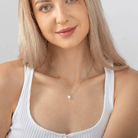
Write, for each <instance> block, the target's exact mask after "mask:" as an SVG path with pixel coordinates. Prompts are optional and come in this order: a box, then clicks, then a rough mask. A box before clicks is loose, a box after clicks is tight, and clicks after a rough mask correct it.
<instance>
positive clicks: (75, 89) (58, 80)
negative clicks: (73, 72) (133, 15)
mask: <svg viewBox="0 0 138 138" xmlns="http://www.w3.org/2000/svg"><path fill="white" fill-rule="evenodd" d="M48 63H49V65H50V66H51V67H52V69H53V70H54V68H53V66H52V64H51V63H50V61H48ZM93 63H94V61H93ZM93 63H92V66H93ZM92 66H91V68H90V71H91V69H92ZM90 71H89V72H88V73H87V75H86V77H87V76H88V75H89V73H90ZM54 73H55V75H56V71H55V70H54ZM86 77H85V78H84V79H83V80H82V81H81V83H80V85H81V84H82V82H83V81H84V80H85V79H86ZM56 78H57V79H58V81H59V82H60V84H61V85H62V87H63V88H64V86H63V84H62V83H61V81H60V80H59V78H58V77H57V75H56ZM80 85H79V86H80ZM79 86H78V87H77V88H76V89H75V90H77V89H78V88H79ZM64 90H65V91H66V93H67V94H68V95H69V97H71V94H72V93H73V92H75V90H74V91H72V93H68V92H67V90H66V89H65V88H64ZM69 97H68V98H69ZM69 99H70V98H69Z"/></svg>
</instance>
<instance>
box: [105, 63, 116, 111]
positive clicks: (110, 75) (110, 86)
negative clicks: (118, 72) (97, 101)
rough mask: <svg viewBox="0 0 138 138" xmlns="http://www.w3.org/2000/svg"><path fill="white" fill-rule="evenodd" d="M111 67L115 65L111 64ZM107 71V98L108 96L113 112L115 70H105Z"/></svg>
mask: <svg viewBox="0 0 138 138" xmlns="http://www.w3.org/2000/svg"><path fill="white" fill-rule="evenodd" d="M111 66H112V67H113V63H111ZM105 70H106V77H107V81H106V92H107V96H108V102H109V103H108V104H109V106H110V108H111V110H113V108H114V70H111V69H109V68H105Z"/></svg>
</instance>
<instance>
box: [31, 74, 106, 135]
mask: <svg viewBox="0 0 138 138" xmlns="http://www.w3.org/2000/svg"><path fill="white" fill-rule="evenodd" d="M104 77H105V76H103V78H101V80H100V81H87V82H84V85H81V86H80V87H79V88H78V89H77V91H75V92H74V93H73V94H72V97H71V99H68V98H67V96H68V94H67V93H66V92H65V90H64V89H63V88H62V87H61V88H59V87H56V85H55V87H54V85H53V86H51V85H48V84H41V82H39V83H38V82H35V81H34V82H33V83H32V89H31V97H30V113H31V116H32V118H33V120H34V121H35V122H36V123H37V124H38V125H39V126H41V127H43V128H45V129H48V130H51V131H54V132H57V133H66V134H68V133H72V132H77V131H82V130H85V129H88V128H91V127H93V126H94V125H95V124H97V123H98V121H99V120H100V118H101V115H102V112H103V105H104V92H105V91H104V87H105V80H104ZM53 84H54V83H53Z"/></svg>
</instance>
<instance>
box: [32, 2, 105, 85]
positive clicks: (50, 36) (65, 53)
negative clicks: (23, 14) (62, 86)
mask: <svg viewBox="0 0 138 138" xmlns="http://www.w3.org/2000/svg"><path fill="white" fill-rule="evenodd" d="M36 2H37V0H32V7H33V12H34V16H35V18H36V21H37V22H38V25H39V27H40V30H41V31H42V34H43V35H44V37H45V38H46V39H47V40H48V42H49V43H48V55H47V59H48V60H49V61H50V62H51V64H52V66H53V68H54V70H55V71H56V74H57V76H58V77H59V79H61V80H62V81H64V82H65V81H66V82H68V84H70V86H71V85H75V84H77V83H80V82H81V81H82V80H83V79H84V78H85V76H86V75H87V73H88V72H89V70H90V68H91V65H92V61H93V59H92V57H91V54H90V50H89V43H88V38H87V35H88V33H89V29H90V24H89V16H88V13H87V9H86V5H85V2H84V0H76V1H75V0H74V1H73V2H70V0H66V1H65V0H58V1H57V0H53V1H52V2H43V3H38V4H37V5H35V3H36ZM46 4H48V5H47V6H46ZM42 6H45V7H44V8H42V10H41V11H39V9H40V8H41V7H42ZM75 26H77V28H76V31H75V32H74V34H73V35H71V36H70V37H61V36H60V35H59V34H57V33H56V32H58V31H59V30H61V29H62V28H67V27H75ZM93 68H96V63H94V66H93ZM98 68H99V67H98ZM46 70H47V71H46ZM96 70H99V69H96ZM39 72H41V73H42V72H43V73H44V74H46V72H47V74H49V75H50V74H51V76H52V75H53V76H55V75H54V74H53V73H52V70H50V67H49V65H48V62H47V61H46V63H45V64H44V65H43V66H42V67H41V69H39ZM99 72H100V73H101V74H102V73H103V72H104V70H103V68H100V71H99ZM99 72H98V73H99ZM96 73H97V72H96V71H93V72H92V73H90V75H89V77H90V76H91V77H92V76H94V75H95V74H96Z"/></svg>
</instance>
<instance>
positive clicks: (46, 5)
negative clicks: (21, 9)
mask: <svg viewBox="0 0 138 138" xmlns="http://www.w3.org/2000/svg"><path fill="white" fill-rule="evenodd" d="M67 1H71V2H69V3H74V2H75V1H77V0H67ZM72 1H73V2H72ZM45 7H46V8H45ZM47 7H50V6H49V5H44V6H42V7H41V8H40V9H39V11H42V9H44V8H45V9H46V10H45V11H48V10H47ZM48 9H49V8H48Z"/></svg>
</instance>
